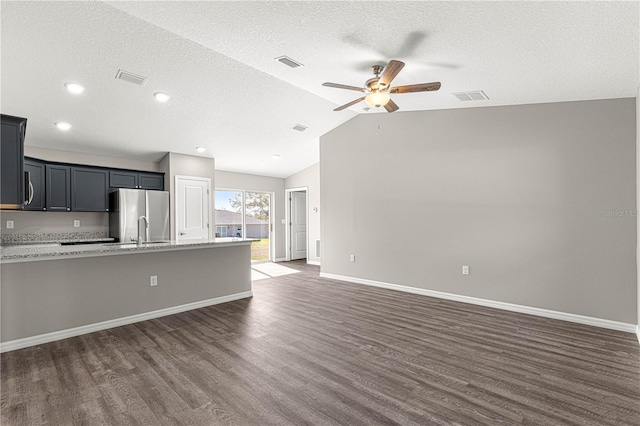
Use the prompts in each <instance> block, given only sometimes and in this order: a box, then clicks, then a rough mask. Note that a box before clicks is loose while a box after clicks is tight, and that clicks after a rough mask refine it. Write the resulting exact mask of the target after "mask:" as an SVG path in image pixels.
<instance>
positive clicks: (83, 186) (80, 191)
mask: <svg viewBox="0 0 640 426" xmlns="http://www.w3.org/2000/svg"><path fill="white" fill-rule="evenodd" d="M108 189H109V170H106V169H98V168H89V167H71V210H73V211H83V212H108V211H109V191H108Z"/></svg>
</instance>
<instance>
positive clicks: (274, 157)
mask: <svg viewBox="0 0 640 426" xmlns="http://www.w3.org/2000/svg"><path fill="white" fill-rule="evenodd" d="M271 158H273V159H274V160H279V159H280V154H273V155H272V156H271Z"/></svg>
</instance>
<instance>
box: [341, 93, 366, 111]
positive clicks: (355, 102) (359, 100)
mask: <svg viewBox="0 0 640 426" xmlns="http://www.w3.org/2000/svg"><path fill="white" fill-rule="evenodd" d="M364 98H365V97H364V96H363V97H361V98H359V99H356V100H355V101H351V102H349V103H348V104H344V105H342V106H339V107H338V108H336V109H334V111H342V110H343V109H345V108H349V107H350V106H351V105H355V104H357V103H358V102H362V101H364Z"/></svg>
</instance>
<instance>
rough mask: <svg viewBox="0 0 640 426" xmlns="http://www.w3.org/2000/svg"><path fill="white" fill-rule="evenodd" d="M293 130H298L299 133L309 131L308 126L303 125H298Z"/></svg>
mask: <svg viewBox="0 0 640 426" xmlns="http://www.w3.org/2000/svg"><path fill="white" fill-rule="evenodd" d="M292 129H293V130H297V131H298V132H304V131H305V130H307V129H308V127H307V126H303V125H302V124H296V125H295V126H293V127H292Z"/></svg>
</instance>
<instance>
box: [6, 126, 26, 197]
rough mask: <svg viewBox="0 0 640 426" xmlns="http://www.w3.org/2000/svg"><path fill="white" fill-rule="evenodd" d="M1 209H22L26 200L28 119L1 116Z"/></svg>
mask: <svg viewBox="0 0 640 426" xmlns="http://www.w3.org/2000/svg"><path fill="white" fill-rule="evenodd" d="M0 123H1V125H2V133H1V134H0V174H1V176H0V208H2V209H20V208H22V206H23V205H24V202H25V200H26V193H25V182H24V181H25V175H24V136H25V133H26V130H27V119H26V118H20V117H13V116H10V115H4V114H1V115H0Z"/></svg>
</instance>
